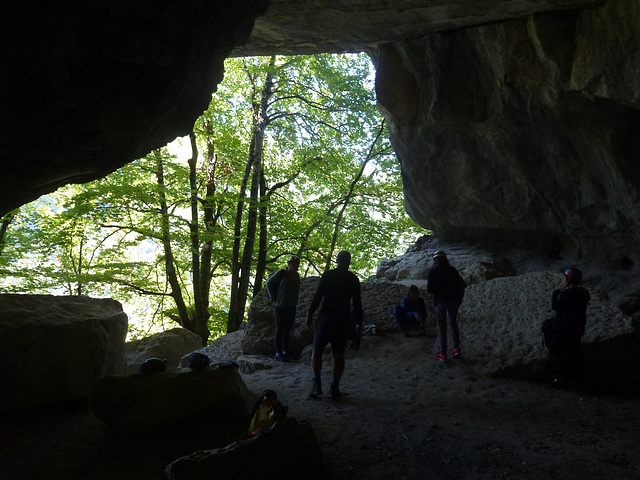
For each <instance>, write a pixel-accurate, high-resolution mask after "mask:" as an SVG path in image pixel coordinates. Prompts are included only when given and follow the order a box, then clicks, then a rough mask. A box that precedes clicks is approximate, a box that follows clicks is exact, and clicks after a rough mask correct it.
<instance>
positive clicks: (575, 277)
mask: <svg viewBox="0 0 640 480" xmlns="http://www.w3.org/2000/svg"><path fill="white" fill-rule="evenodd" d="M563 273H564V278H565V280H566V281H567V285H580V284H581V283H582V272H581V271H580V269H579V268H578V267H567V268H566V269H565V270H564V272H563Z"/></svg>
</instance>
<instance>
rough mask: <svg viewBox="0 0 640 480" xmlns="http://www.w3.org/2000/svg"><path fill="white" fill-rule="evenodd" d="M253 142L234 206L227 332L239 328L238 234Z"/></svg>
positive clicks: (240, 230)
mask: <svg viewBox="0 0 640 480" xmlns="http://www.w3.org/2000/svg"><path fill="white" fill-rule="evenodd" d="M253 142H254V139H253V138H252V139H251V147H250V152H249V158H248V160H247V164H246V167H245V170H244V176H243V177H242V185H241V187H240V192H239V193H238V205H237V208H236V218H235V222H234V229H233V252H232V254H231V292H230V294H229V315H228V316H227V333H230V332H235V331H236V330H238V328H240V322H238V321H237V320H236V319H237V318H238V313H237V310H238V308H239V302H238V287H239V284H240V234H241V232H242V211H243V209H244V200H245V192H246V191H247V185H248V183H249V175H250V174H251V166H252V165H253ZM243 314H244V312H243Z"/></svg>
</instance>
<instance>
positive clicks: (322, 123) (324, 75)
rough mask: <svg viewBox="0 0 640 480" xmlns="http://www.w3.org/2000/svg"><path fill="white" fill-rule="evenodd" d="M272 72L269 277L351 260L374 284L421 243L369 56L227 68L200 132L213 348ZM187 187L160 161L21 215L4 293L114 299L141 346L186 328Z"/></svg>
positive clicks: (189, 298)
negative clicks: (384, 263)
mask: <svg viewBox="0 0 640 480" xmlns="http://www.w3.org/2000/svg"><path fill="white" fill-rule="evenodd" d="M267 71H270V72H271V73H272V74H273V78H274V87H273V88H274V89H273V95H272V97H271V98H270V103H269V108H268V128H267V130H266V134H265V144H264V149H263V156H262V166H263V168H264V179H265V182H266V187H267V191H268V195H267V196H266V197H264V198H263V199H262V200H261V201H262V202H264V205H265V206H266V207H267V216H268V223H267V224H268V245H267V269H268V270H269V271H271V270H275V269H277V268H279V267H281V266H282V265H283V264H284V263H285V262H284V259H283V257H284V256H287V255H289V254H290V253H298V254H300V255H301V257H302V259H303V262H302V265H301V272H303V273H305V272H307V273H308V274H310V275H317V274H320V273H322V271H323V270H324V267H325V264H326V262H327V259H328V258H329V257H330V256H331V255H333V256H335V254H336V253H337V251H338V250H340V249H348V250H350V251H351V253H352V269H353V270H354V271H356V272H357V273H358V274H359V275H360V276H361V277H363V278H364V277H368V276H369V275H371V274H373V273H374V271H375V270H374V269H375V267H376V266H377V263H378V262H379V261H380V260H381V259H383V258H390V257H394V256H396V255H398V254H400V253H401V252H402V250H403V249H404V248H406V246H407V245H408V244H409V243H410V242H412V241H413V240H414V239H415V238H416V237H417V236H418V235H420V234H421V233H423V230H422V229H420V228H419V227H418V226H417V225H415V224H414V223H413V222H412V221H411V220H410V219H409V218H408V216H407V215H406V213H405V212H404V200H403V196H402V185H401V179H400V172H399V165H398V162H397V160H396V158H395V156H394V154H393V151H392V149H391V146H390V144H389V141H388V132H386V131H383V132H382V134H381V132H380V129H381V128H383V129H384V123H383V122H382V119H381V117H380V114H379V112H378V110H377V106H376V102H375V95H374V91H373V81H372V78H373V73H372V67H371V63H370V61H369V59H368V58H367V57H366V56H364V55H340V56H332V55H318V56H297V57H278V58H277V59H276V61H275V64H274V65H273V66H270V59H269V58H261V57H255V58H245V59H229V60H227V62H226V64H225V78H224V81H223V82H222V84H221V85H219V87H218V91H217V92H216V94H215V95H214V96H213V98H212V101H211V104H210V105H209V108H208V109H207V110H206V111H205V112H204V113H203V115H202V116H201V117H200V118H199V119H198V121H197V122H196V124H195V125H194V133H195V134H196V145H197V150H198V182H199V183H198V191H197V194H198V199H199V205H200V207H201V208H202V209H204V208H205V207H208V208H210V209H211V212H213V216H212V217H211V219H209V220H208V222H209V223H205V219H204V218H203V215H201V216H200V224H199V225H198V232H199V236H200V240H201V246H204V243H205V242H206V243H207V244H208V245H210V248H211V251H212V266H211V272H210V273H211V275H212V281H211V291H210V295H209V301H210V304H209V313H210V315H211V318H210V320H209V330H210V331H211V332H212V333H211V335H212V337H213V338H215V337H217V336H219V335H220V334H222V333H223V332H224V331H225V328H226V325H225V322H226V318H227V317H226V312H227V311H228V301H229V300H228V297H229V288H230V285H229V275H230V259H231V248H232V244H233V228H234V218H235V210H236V205H237V201H238V198H237V196H238V192H239V191H240V182H241V180H242V176H243V174H244V170H245V164H246V161H247V158H248V152H249V148H250V142H251V138H252V128H253V118H252V115H253V114H254V112H255V108H254V105H255V104H256V103H257V102H259V101H260V95H261V93H262V88H263V82H264V78H265V75H266V73H267ZM158 162H161V163H162V165H163V168H164V178H165V184H164V186H162V187H161V186H159V185H158V182H157V178H156V172H157V170H158V165H159V163H158ZM188 175H189V171H188V166H187V165H186V162H185V161H184V160H183V159H178V158H177V157H176V156H174V155H171V154H170V153H169V152H168V151H167V150H166V149H161V150H160V151H157V152H152V153H150V154H149V155H147V156H146V157H144V158H141V159H139V160H137V161H135V162H133V163H131V164H129V165H127V166H125V167H123V168H121V169H120V170H118V171H117V172H114V173H113V174H111V175H110V176H108V177H106V178H104V179H102V180H99V181H96V182H92V183H90V184H86V185H73V186H67V187H65V188H63V189H60V190H59V191H58V192H55V193H54V194H52V195H50V196H47V197H43V198H41V199H39V200H38V201H36V202H33V203H31V204H29V205H25V206H23V207H22V208H21V209H20V210H19V212H18V213H17V214H16V215H15V216H14V217H13V218H12V221H11V223H10V226H9V228H8V230H7V234H6V235H5V238H4V240H5V241H4V244H3V246H4V249H3V250H2V252H1V253H0V288H2V289H3V290H4V291H14V292H34V293H44V292H54V293H64V294H82V295H92V296H112V297H114V298H117V299H118V300H120V301H122V302H123V303H124V304H125V306H126V307H127V308H128V310H129V311H130V312H132V313H135V314H136V316H144V317H145V318H146V320H147V322H146V323H145V322H142V323H139V324H136V325H133V326H132V327H131V336H133V337H138V336H144V335H146V334H148V333H150V332H153V331H154V330H153V329H152V328H151V327H150V326H149V323H150V322H152V321H153V322H156V323H159V324H160V325H161V328H166V327H170V326H174V325H175V324H173V323H172V321H171V320H170V319H171V318H174V317H175V316H176V315H177V311H176V306H175V304H173V303H172V299H171V298H170V297H169V296H168V295H169V293H170V287H169V285H168V280H167V276H166V266H165V261H166V260H167V259H166V258H165V252H164V250H163V248H162V236H163V233H162V222H163V218H162V216H161V215H160V212H159V200H158V199H159V196H160V195H161V194H162V195H164V196H165V198H166V200H167V204H168V219H169V220H168V227H169V231H170V236H171V245H172V246H173V255H174V257H175V261H174V264H175V266H176V271H177V275H178V278H179V284H180V289H181V290H182V292H183V294H184V296H185V301H186V302H187V304H188V306H189V308H192V307H193V302H194V299H193V295H192V292H193V285H192V275H191V253H192V252H191V244H190V236H189V235H190V232H189V222H190V217H189V213H188V210H189V198H190V194H191V192H190V187H189V180H188V178H189V177H188ZM356 180H357V181H356ZM243 228H245V227H243ZM336 231H337V240H336V245H335V248H334V249H333V251H332V249H331V246H332V238H333V235H334V232H336ZM241 235H242V236H244V232H242V233H241Z"/></svg>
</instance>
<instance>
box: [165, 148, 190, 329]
mask: <svg viewBox="0 0 640 480" xmlns="http://www.w3.org/2000/svg"><path fill="white" fill-rule="evenodd" d="M155 156H156V162H157V168H158V169H157V171H156V178H157V181H158V186H159V187H160V189H159V195H160V221H161V232H162V233H161V235H162V247H163V249H164V264H165V272H166V274H167V281H168V282H169V286H170V287H171V293H170V295H171V298H173V301H174V302H175V303H176V307H177V309H178V317H177V318H176V321H177V322H178V323H179V324H180V325H181V326H182V327H184V328H186V329H187V330H190V331H192V332H194V333H196V332H195V325H194V324H193V322H192V321H191V318H190V317H189V312H188V310H187V305H186V304H185V303H184V299H183V298H182V290H181V288H180V282H179V281H178V275H177V273H176V267H175V264H174V261H173V251H172V249H171V231H170V229H169V209H168V207H167V198H166V195H165V191H164V187H165V185H164V167H163V165H162V158H161V156H160V153H159V152H155Z"/></svg>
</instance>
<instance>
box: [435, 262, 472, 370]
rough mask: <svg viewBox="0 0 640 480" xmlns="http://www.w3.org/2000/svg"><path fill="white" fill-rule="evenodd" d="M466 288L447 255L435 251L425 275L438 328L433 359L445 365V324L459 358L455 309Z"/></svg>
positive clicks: (456, 310)
mask: <svg viewBox="0 0 640 480" xmlns="http://www.w3.org/2000/svg"><path fill="white" fill-rule="evenodd" d="M465 288H467V284H466V282H465V281H464V279H463V278H462V277H461V276H460V273H458V270H456V268H455V267H453V266H451V265H450V264H449V260H448V259H447V254H446V253H445V252H444V251H442V250H438V251H437V252H435V253H434V254H433V267H431V269H430V270H429V273H428V275H427V292H429V293H431V294H432V295H433V307H434V309H435V314H436V325H437V326H438V344H439V345H440V352H439V353H435V354H434V355H433V357H434V358H436V359H438V360H440V361H442V362H444V361H446V360H447V324H448V325H449V327H450V328H451V340H452V342H453V350H452V351H451V356H452V357H454V358H457V357H460V356H461V355H462V353H461V351H460V330H459V328H458V322H457V318H458V309H459V308H460V304H461V303H462V298H463V296H464V290H465Z"/></svg>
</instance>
